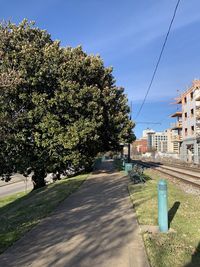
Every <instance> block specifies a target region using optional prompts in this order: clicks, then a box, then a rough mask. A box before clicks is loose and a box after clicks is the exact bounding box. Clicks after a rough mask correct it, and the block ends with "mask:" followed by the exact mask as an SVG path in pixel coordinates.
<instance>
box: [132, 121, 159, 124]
mask: <svg viewBox="0 0 200 267" xmlns="http://www.w3.org/2000/svg"><path fill="white" fill-rule="evenodd" d="M135 123H136V124H162V123H161V122H150V121H136V122H135Z"/></svg>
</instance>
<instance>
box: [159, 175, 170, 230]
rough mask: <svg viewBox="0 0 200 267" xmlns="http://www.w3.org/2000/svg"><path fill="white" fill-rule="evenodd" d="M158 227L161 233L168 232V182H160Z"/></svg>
mask: <svg viewBox="0 0 200 267" xmlns="http://www.w3.org/2000/svg"><path fill="white" fill-rule="evenodd" d="M158 225H159V229H160V231H161V232H167V231H168V208H167V182H166V181H165V180H160V181H159V182H158Z"/></svg>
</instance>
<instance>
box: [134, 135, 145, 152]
mask: <svg viewBox="0 0 200 267" xmlns="http://www.w3.org/2000/svg"><path fill="white" fill-rule="evenodd" d="M146 152H147V139H145V138H141V139H137V140H135V141H134V142H133V144H132V154H142V153H146Z"/></svg>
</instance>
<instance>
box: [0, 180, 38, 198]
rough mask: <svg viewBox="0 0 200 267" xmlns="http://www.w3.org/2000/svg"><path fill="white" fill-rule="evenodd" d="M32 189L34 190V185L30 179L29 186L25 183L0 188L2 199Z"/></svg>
mask: <svg viewBox="0 0 200 267" xmlns="http://www.w3.org/2000/svg"><path fill="white" fill-rule="evenodd" d="M32 188H33V183H32V182H31V181H30V179H29V180H28V182H27V184H26V183H25V181H21V182H16V183H12V184H6V185H5V186H0V198H1V197H5V196H8V195H11V194H15V193H18V192H22V191H26V190H31V189H32Z"/></svg>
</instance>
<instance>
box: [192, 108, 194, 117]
mask: <svg viewBox="0 0 200 267" xmlns="http://www.w3.org/2000/svg"><path fill="white" fill-rule="evenodd" d="M193 116H194V109H193V108H192V109H191V117H193Z"/></svg>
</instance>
